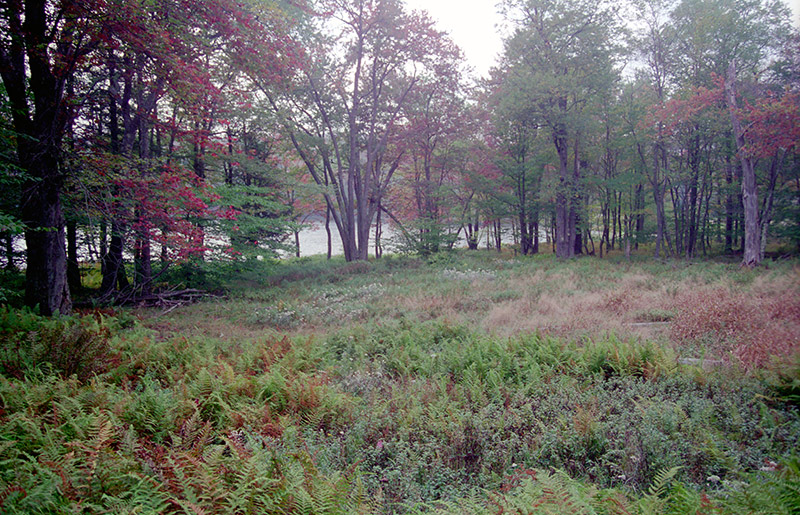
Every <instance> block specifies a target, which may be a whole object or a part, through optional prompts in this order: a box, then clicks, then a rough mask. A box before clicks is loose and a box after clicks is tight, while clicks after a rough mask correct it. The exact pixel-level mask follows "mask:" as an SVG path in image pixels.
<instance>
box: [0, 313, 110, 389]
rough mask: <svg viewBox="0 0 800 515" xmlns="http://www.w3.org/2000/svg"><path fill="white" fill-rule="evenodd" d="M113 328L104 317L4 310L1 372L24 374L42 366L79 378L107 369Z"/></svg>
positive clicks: (1, 316) (0, 329)
mask: <svg viewBox="0 0 800 515" xmlns="http://www.w3.org/2000/svg"><path fill="white" fill-rule="evenodd" d="M109 336H110V330H109V328H108V327H106V326H105V324H104V322H103V319H102V317H99V318H94V317H82V318H81V317H74V316H70V317H65V316H62V317H55V318H45V317H40V316H38V315H36V314H34V313H32V312H30V311H28V310H15V309H10V308H4V309H2V310H0V372H2V373H3V374H5V375H8V376H13V377H17V378H21V377H23V376H24V375H26V374H27V373H29V372H32V371H34V370H36V369H37V368H41V367H50V368H51V369H52V371H53V372H56V373H59V374H62V375H64V376H66V377H69V376H71V375H73V374H75V375H76V376H77V377H78V379H79V380H81V381H84V380H86V379H88V378H89V377H91V376H93V375H95V374H99V373H102V372H104V371H105V370H106V367H107V365H108V362H109V359H110V349H109V344H108V338H109Z"/></svg>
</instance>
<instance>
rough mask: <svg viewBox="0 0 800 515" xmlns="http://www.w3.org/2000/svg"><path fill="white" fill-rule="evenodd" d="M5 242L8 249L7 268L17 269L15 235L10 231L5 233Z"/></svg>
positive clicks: (6, 249)
mask: <svg viewBox="0 0 800 515" xmlns="http://www.w3.org/2000/svg"><path fill="white" fill-rule="evenodd" d="M3 244H4V246H5V251H6V266H5V269H6V270H16V269H17V266H16V265H15V264H14V235H13V234H11V233H10V232H4V233H3Z"/></svg>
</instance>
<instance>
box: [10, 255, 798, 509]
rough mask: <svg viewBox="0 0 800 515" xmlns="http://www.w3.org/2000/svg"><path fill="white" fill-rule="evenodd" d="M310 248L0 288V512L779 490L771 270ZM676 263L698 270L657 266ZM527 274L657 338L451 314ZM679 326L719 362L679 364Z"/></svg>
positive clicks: (577, 499)
mask: <svg viewBox="0 0 800 515" xmlns="http://www.w3.org/2000/svg"><path fill="white" fill-rule="evenodd" d="M321 263H324V262H321V261H318V260H300V261H298V262H297V263H296V264H294V265H289V266H285V265H281V266H285V268H281V267H280V266H279V267H278V270H277V271H275V272H274V274H273V275H272V276H270V277H258V276H257V275H252V276H249V278H243V279H242V281H243V282H241V283H238V284H230V283H226V284H225V289H226V290H227V291H228V292H229V293H228V294H229V296H230V297H231V298H229V300H228V301H226V302H221V301H214V302H209V303H207V304H200V305H197V306H192V307H187V308H182V309H180V310H176V311H174V312H172V313H170V314H168V315H165V314H163V313H161V312H159V311H155V310H153V311H149V312H148V311H138V312H137V313H138V315H139V316H141V318H142V319H141V320H138V319H137V318H136V317H134V316H132V314H131V312H129V311H128V312H125V311H123V312H115V311H102V310H94V311H91V312H86V313H82V314H79V315H76V316H72V317H57V318H53V319H44V318H42V317H39V316H37V315H35V314H33V313H31V312H28V311H21V310H16V309H12V308H7V307H6V308H3V309H2V310H0V339H2V342H1V343H2V347H0V464H1V465H0V512H2V513H25V514H28V513H42V514H44V513H48V514H50V513H114V514H118V513H130V514H133V513H189V514H200V513H204V514H212V513H237V514H239V513H241V514H247V513H252V514H257V513H258V514H260V513H317V514H321V513H342V514H344V513H409V514H411V513H413V514H427V513H474V514H512V513H513V514H529V513H535V514H540V513H541V514H544V513H557V514H572V513H575V514H640V515H646V514H740V513H797V512H798V509H800V507H799V506H798V499H800V461H798V457H797V455H796V454H794V453H795V452H796V449H797V448H800V413H798V404H797V391H798V386H797V385H798V384H800V366H798V363H800V362H798V361H796V359H797V358H796V359H795V360H794V361H793V360H791V359H786V358H787V357H786V356H784V357H782V358H781V357H780V356H776V355H775V352H774V351H775V350H776V349H778V350H780V349H784V350H785V351H786V352H790V351H792V349H794V347H791V346H788V347H786V346H783V345H785V341H786V338H784V339H783V340H781V341H778V340H780V338H778V337H775V338H774V339H770V338H772V337H771V336H769V335H781V334H782V335H787V338H789V339H791V338H793V337H794V336H793V335H794V334H795V333H793V332H792V331H793V329H792V327H793V326H792V319H793V317H794V316H795V314H794V313H795V311H793V310H796V309H797V308H796V306H795V304H796V297H794V296H793V294H794V293H796V290H795V289H793V288H794V286H791V287H789V288H787V289H786V291H785V292H783V293H782V292H778V293H776V294H775V295H772V294H770V293H769V292H770V288H771V287H772V285H774V284H776V283H775V282H774V281H778V283H777V284H786V279H785V278H784V277H785V276H782V275H780V274H778V273H776V272H774V271H772V272H769V273H765V274H764V276H759V275H757V274H754V273H752V272H750V271H748V272H746V273H744V272H742V273H739V272H737V271H735V270H733V269H731V270H728V268H726V267H727V265H719V266H716V267H715V266H712V265H708V264H702V265H700V266H698V267H696V268H692V267H691V266H685V265H676V266H675V267H674V268H673V267H672V266H671V265H666V266H664V265H659V266H660V268H658V269H657V270H660V271H661V272H663V273H664V277H666V278H667V279H665V282H664V284H660V283H659V282H658V281H654V280H653V277H654V275H652V274H651V271H649V270H650V269H651V268H652V269H653V270H652V273H655V272H656V271H657V270H656V265H652V264H648V263H645V264H635V265H630V264H626V263H623V262H620V263H616V264H614V263H608V262H600V264H598V265H597V270H593V268H592V264H593V263H597V262H596V261H590V260H579V261H578V262H576V263H573V264H569V265H561V264H558V263H556V262H555V261H553V260H552V259H543V258H534V259H531V260H523V259H515V258H513V257H510V256H505V255H504V256H499V257H498V256H495V255H494V254H485V255H480V254H479V255H478V257H476V256H474V255H471V254H460V253H454V254H449V255H445V256H441V257H437V258H436V259H435V260H434V262H433V263H430V264H425V263H423V262H421V261H419V260H414V259H405V258H403V259H393V260H385V261H383V262H382V263H378V264H375V263H360V264H357V265H351V264H346V263H343V262H340V263H334V264H333V267H332V268H330V269H329V268H326V267H324V266H322V264H321ZM270 266H273V265H270ZM720 270H722V272H724V273H721V272H720ZM193 273H194V272H193ZM225 273H228V272H227V271H225ZM731 274H733V275H731ZM223 276H224V274H222V273H220V274H219V275H216V276H215V277H223ZM767 276H768V277H767ZM687 277H690V281H694V282H695V283H696V282H701V283H702V284H705V285H707V288H708V289H704V288H700V289H697V290H696V291H695V292H687V291H685V290H683V289H681V288H680V287H679V286H675V285H682V284H690V283H684V281H686V280H687ZM730 277H734V279H736V280H731V281H728V280H727V279H725V278H730ZM209 278H210V276H206V277H205V279H204V280H207V279H209ZM532 278H535V279H532ZM604 278H605V280H608V279H609V278H613V279H614V280H617V281H619V282H620V283H621V286H620V287H619V288H616V289H615V288H613V287H611V286H609V285H608V284H606V283H605V282H604ZM698 278H699V279H702V281H698ZM215 280H216V279H215ZM721 280H723V281H725V282H724V283H720V281H721ZM247 281H252V282H250V283H249V286H248V285H247V284H246V283H247ZM781 281H784V282H783V283H781ZM791 284H793V283H791ZM520 285H522V286H520ZM543 285H546V286H543ZM549 285H558V287H559V288H562V290H558V291H557V292H558V293H559V294H563V298H564V299H565V300H564V303H567V304H568V303H570V302H578V303H581V306H583V307H584V308H587V309H594V310H597V312H598V313H600V315H601V316H605V317H610V316H617V317H622V318H624V317H626V316H628V315H629V314H630V318H629V320H631V321H634V322H639V321H646V322H650V321H654V322H656V323H669V324H672V325H671V328H670V329H669V331H668V332H667V337H669V338H671V339H672V340H670V339H666V338H661V339H659V338H656V339H649V338H641V337H637V336H636V335H632V334H623V333H618V332H615V331H612V330H608V328H606V327H603V328H596V330H595V331H594V332H587V331H586V330H585V326H584V325H580V324H578V325H576V326H575V327H577V328H578V329H579V331H577V332H573V333H563V332H562V331H563V330H564V328H566V327H567V325H566V324H562V323H561V322H559V324H561V325H558V326H555V325H551V326H542V327H541V328H539V329H535V330H522V329H525V326H520V327H519V329H520V330H517V331H516V332H513V333H505V332H501V331H492V330H486V327H485V326H484V325H483V323H482V322H481V320H480V319H479V318H478V315H477V314H475V313H473V314H471V315H470V316H454V314H455V315H458V313H459V311H458V309H462V308H463V309H464V310H467V311H469V310H475V309H478V308H477V307H478V306H481V305H483V306H484V308H483V313H484V316H487V317H488V316H489V315H490V313H489V312H490V311H491V306H498V305H502V306H505V307H504V308H503V309H511V307H514V308H518V307H521V306H523V307H524V306H528V307H526V308H525V309H526V310H527V311H525V310H522V311H519V312H518V314H517V316H518V317H519V318H525V317H529V318H531V319H532V318H533V317H535V316H537V311H536V305H535V303H533V299H539V301H540V302H542V303H546V302H549V300H548V295H553V294H554V293H553V292H550V293H548V288H549ZM578 285H582V286H580V287H579V286H578ZM523 286H524V288H523ZM673 287H675V288H676V290H675V291H671V290H670V288H673ZM426 288H427V291H429V294H428V295H429V296H427V297H426V296H425V291H426ZM569 288H574V289H572V290H570V289H569ZM579 288H586V289H584V290H581V289H579ZM569 292H571V294H570V293H569ZM393 293H396V294H397V297H394V304H392V299H387V296H389V295H392V294H393ZM459 295H461V298H454V297H457V296H459ZM651 295H652V297H651ZM748 295H749V296H750V297H752V298H753V299H757V300H758V302H757V301H756V300H753V301H749V300H747V299H748V298H750V297H748ZM631 296H632V297H631ZM658 296H663V297H664V302H663V303H656V302H654V301H651V299H655V298H658ZM411 299H415V301H416V302H420V303H424V302H427V304H425V305H426V307H425V308H422V307H420V306H418V305H414V304H412V303H411ZM431 299H434V300H431ZM570 299H571V300H570ZM645 300H646V301H647V302H644V301H645ZM648 302H649V303H648ZM481 303H484V304H481ZM486 303H488V304H486ZM267 308H269V309H267ZM548 309H555V307H554V306H552V305H551V306H550V308H548ZM454 310H455V311H454ZM467 311H465V312H467ZM286 312H291V313H294V314H292V315H286V314H285V313H286ZM282 313H283V314H282ZM423 314H424V316H423ZM493 316H499V315H498V313H497V312H496V311H495V312H494V315H493ZM498 319H499V318H498ZM752 321H756V322H758V323H751V322H752ZM748 324H749V325H748ZM554 328H555V329H554ZM237 331H238V332H237ZM755 338H761V340H759V342H760V343H759V344H758V345H760V346H759V347H757V350H758V352H751V353H750V354H747V353H743V352H739V351H737V349H739V348H740V347H741V346H742V345H749V347H747V348H753V347H752V343H750V344H748V343H747V339H750V340H753V339H755ZM791 341H794V340H791ZM703 346H706V347H707V349H703V350H707V351H708V352H709V354H710V355H711V354H714V355H721V356H727V358H726V359H725V360H723V361H724V364H723V365H722V366H717V367H715V368H708V367H706V368H703V366H704V363H702V362H697V364H692V363H695V362H693V361H690V362H688V363H690V364H681V358H682V357H683V356H684V354H683V352H684V351H685V350H686V349H687V348H691V349H692V350H695V349H697V348H701V347H703ZM795 356H797V355H796V354H795ZM684 363H686V361H685V360H684Z"/></svg>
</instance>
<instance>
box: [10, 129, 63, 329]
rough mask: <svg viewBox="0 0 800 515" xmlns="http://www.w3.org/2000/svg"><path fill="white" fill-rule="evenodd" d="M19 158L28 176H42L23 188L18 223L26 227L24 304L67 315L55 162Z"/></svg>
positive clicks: (44, 311)
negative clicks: (22, 223)
mask: <svg viewBox="0 0 800 515" xmlns="http://www.w3.org/2000/svg"><path fill="white" fill-rule="evenodd" d="M20 146H22V144H20ZM20 154H21V156H20V157H21V159H20V160H21V161H22V162H27V163H28V170H29V171H30V172H32V175H33V174H34V173H36V174H37V175H39V176H40V177H41V176H42V175H44V177H42V180H41V181H39V182H28V183H27V184H26V186H25V188H24V191H25V193H24V194H23V199H22V220H23V222H25V224H26V225H27V227H28V230H26V231H25V244H26V246H27V259H26V267H27V268H26V273H25V304H26V305H27V306H30V307H35V306H39V312H40V313H41V314H42V315H45V316H51V315H54V314H56V313H60V314H62V315H63V314H69V313H70V312H71V311H72V299H71V297H70V294H69V286H68V284H67V255H66V250H65V248H64V217H63V214H62V212H61V198H60V192H61V181H60V179H59V178H57V175H58V174H57V172H56V170H57V169H58V165H57V159H51V160H49V161H50V163H47V162H42V161H48V160H47V159H41V158H38V159H37V158H34V157H32V156H31V157H29V158H28V159H25V157H27V156H30V154H29V153H27V152H20ZM26 154H27V156H26ZM36 161H39V162H38V163H37V162H36ZM37 165H38V166H37ZM42 172H44V173H42ZM34 176H36V175H34Z"/></svg>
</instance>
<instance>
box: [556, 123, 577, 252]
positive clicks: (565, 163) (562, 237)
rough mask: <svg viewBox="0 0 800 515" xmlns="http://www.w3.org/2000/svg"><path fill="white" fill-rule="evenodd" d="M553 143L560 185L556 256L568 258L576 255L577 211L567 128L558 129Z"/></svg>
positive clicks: (557, 209) (557, 204)
mask: <svg viewBox="0 0 800 515" xmlns="http://www.w3.org/2000/svg"><path fill="white" fill-rule="evenodd" d="M553 143H554V144H555V147H556V152H557V153H558V161H559V171H560V177H559V185H558V190H557V192H556V220H555V222H556V224H555V225H556V237H555V246H556V257H558V258H559V259H568V258H571V257H574V256H575V212H574V210H573V209H572V194H573V191H572V189H573V188H572V180H571V177H570V173H569V156H568V149H567V136H566V130H565V129H563V128H561V129H556V130H555V131H554V134H553Z"/></svg>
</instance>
